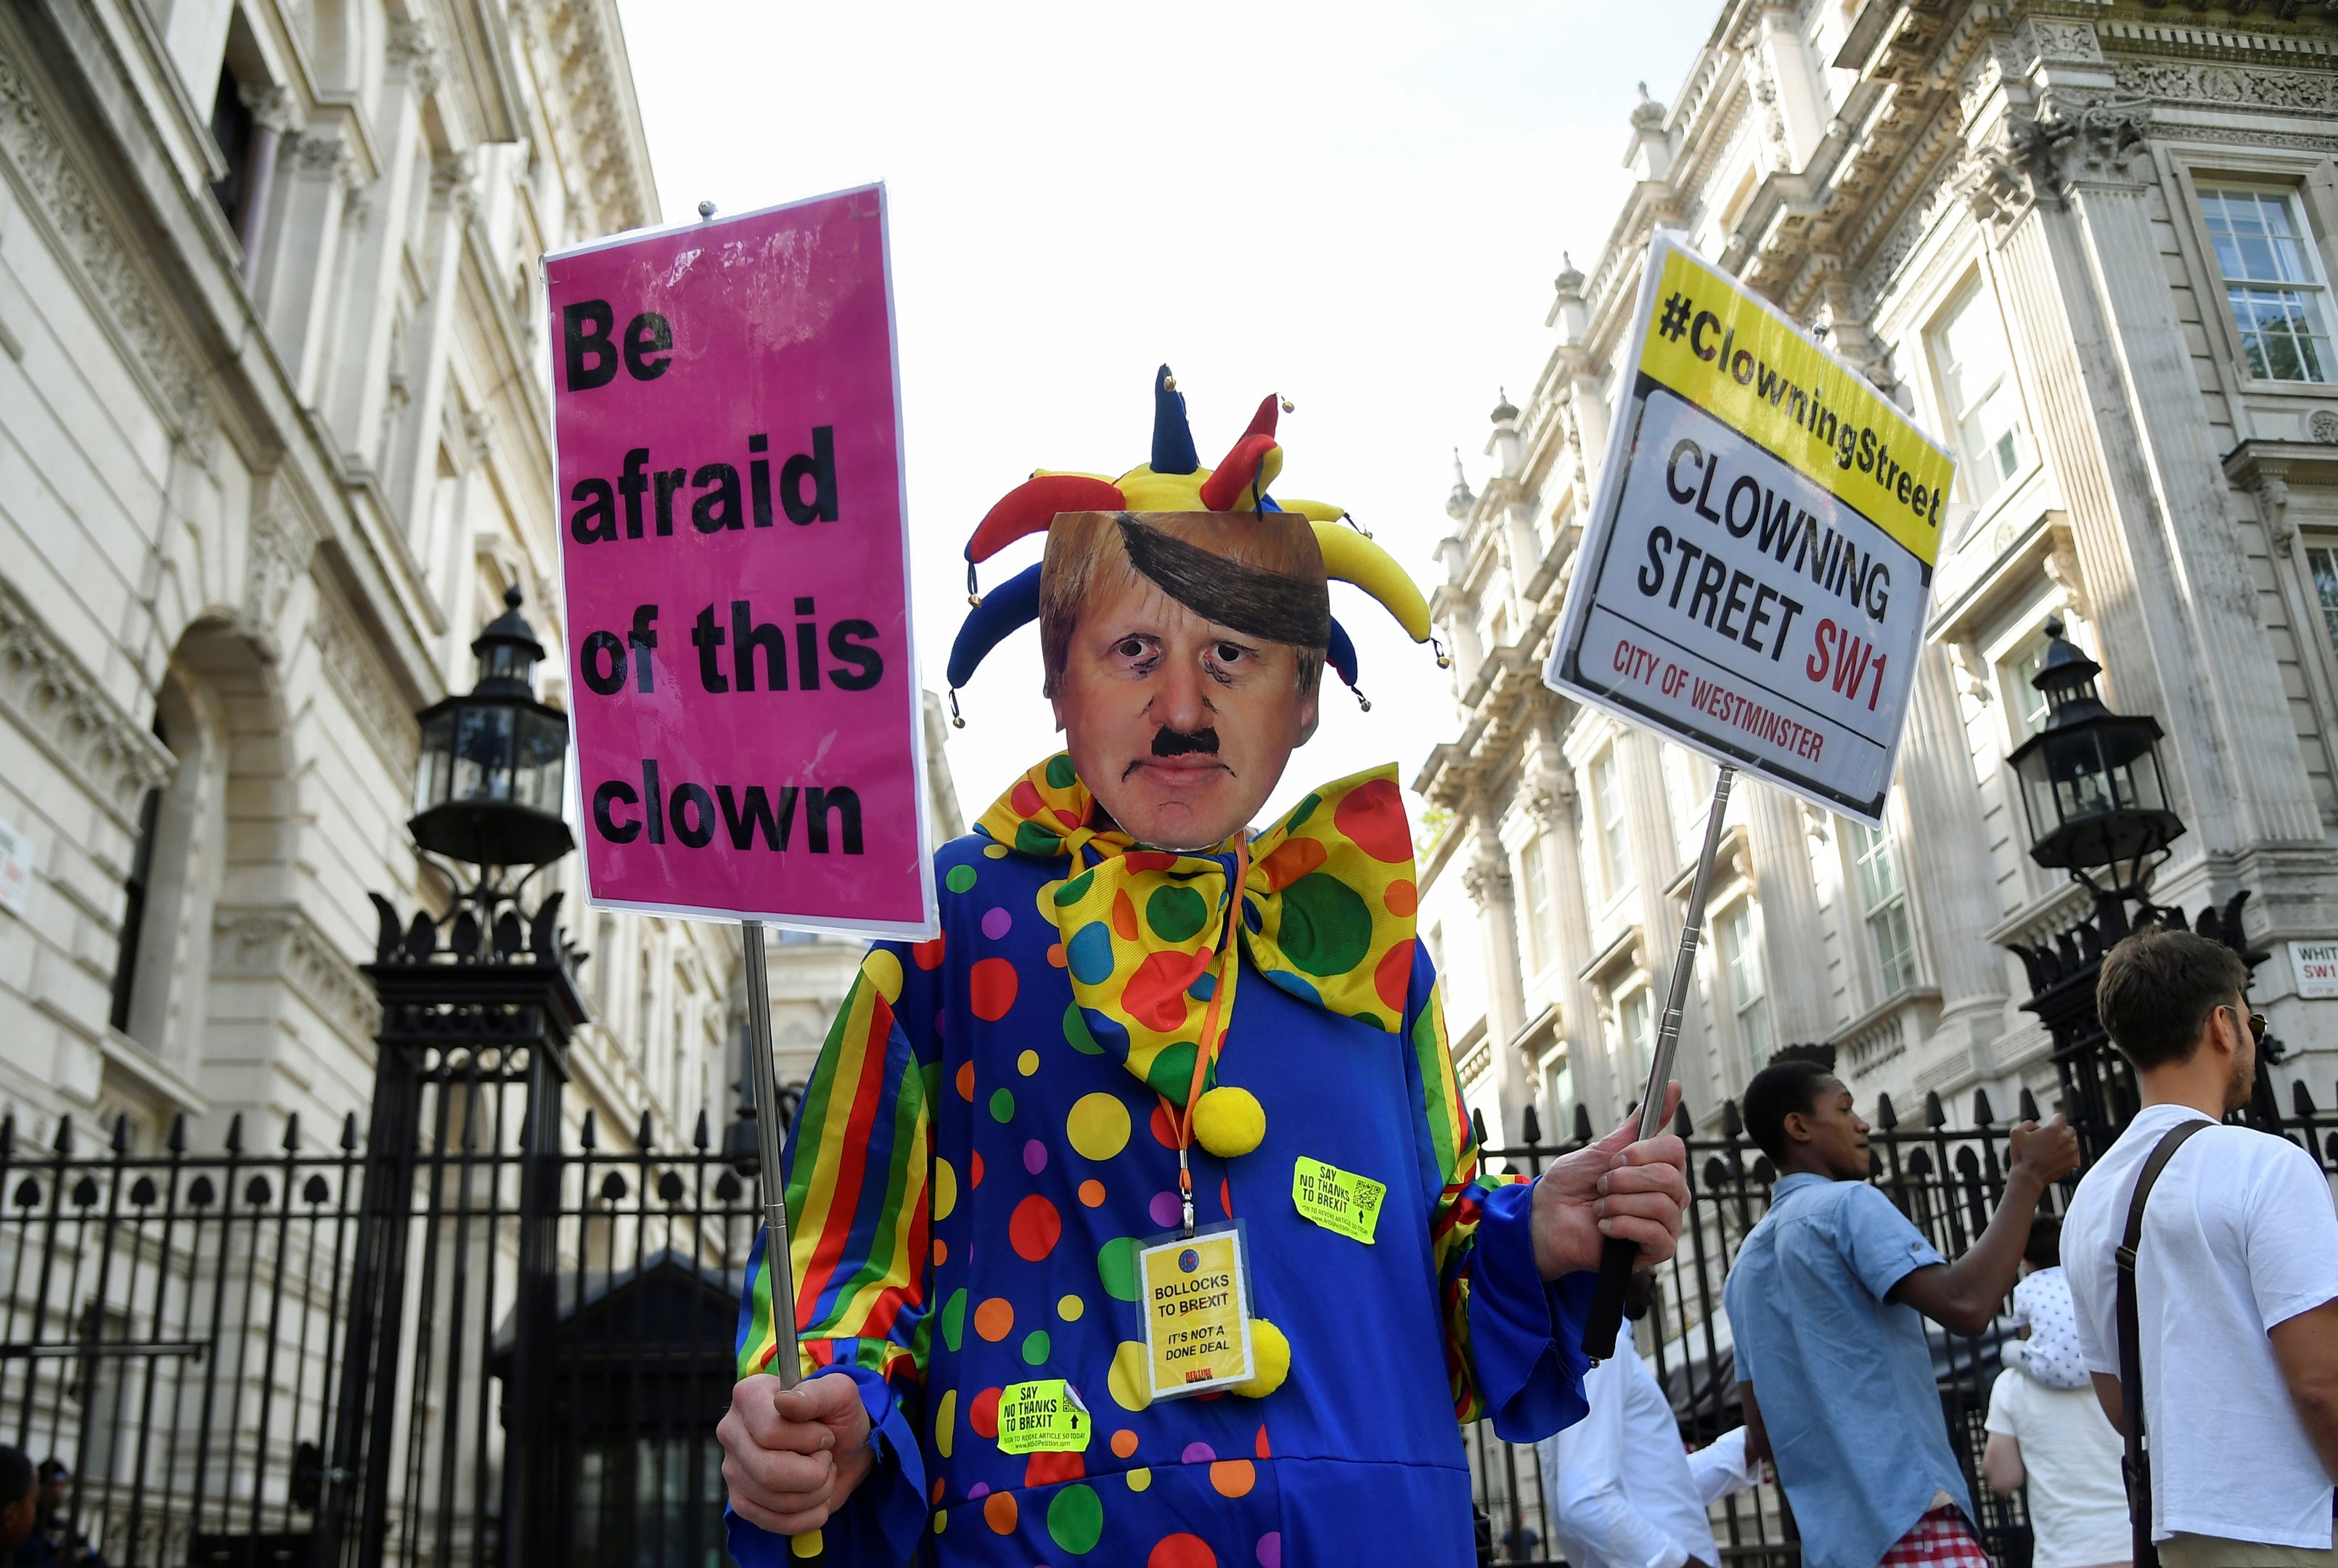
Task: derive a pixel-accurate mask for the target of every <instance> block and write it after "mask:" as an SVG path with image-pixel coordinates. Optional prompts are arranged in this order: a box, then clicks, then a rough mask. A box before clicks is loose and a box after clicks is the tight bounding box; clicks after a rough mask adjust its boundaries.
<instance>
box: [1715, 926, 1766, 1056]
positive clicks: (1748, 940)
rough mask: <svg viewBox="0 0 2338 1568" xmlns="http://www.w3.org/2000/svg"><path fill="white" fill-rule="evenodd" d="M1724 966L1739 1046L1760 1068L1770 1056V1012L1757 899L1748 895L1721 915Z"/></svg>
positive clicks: (1722, 964)
mask: <svg viewBox="0 0 2338 1568" xmlns="http://www.w3.org/2000/svg"><path fill="white" fill-rule="evenodd" d="M1719 935H1720V938H1721V967H1722V970H1723V972H1724V974H1726V975H1727V977H1728V981H1729V1011H1730V1012H1731V1013H1732V1014H1733V1015H1734V1017H1735V1019H1736V1021H1737V1044H1738V1048H1739V1049H1740V1050H1743V1051H1744V1053H1745V1060H1748V1061H1750V1062H1752V1063H1753V1064H1754V1065H1755V1066H1756V1067H1757V1068H1758V1067H1759V1066H1760V1065H1761V1064H1762V1063H1763V1062H1765V1061H1767V1060H1769V1059H1770V1013H1769V1009H1767V1008H1766V1007H1764V1006H1763V1000H1764V994H1765V993H1764V992H1763V988H1762V950H1761V948H1760V946H1759V945H1758V944H1757V943H1756V942H1755V941H1754V936H1753V900H1752V899H1750V898H1749V899H1745V900H1744V901H1742V902H1739V903H1738V904H1737V905H1736V906H1735V907H1734V908H1733V909H1732V910H1730V912H1728V913H1727V914H1724V915H1723V916H1722V917H1721V921H1720V930H1719Z"/></svg>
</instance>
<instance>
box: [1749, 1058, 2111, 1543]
mask: <svg viewBox="0 0 2338 1568" xmlns="http://www.w3.org/2000/svg"><path fill="white" fill-rule="evenodd" d="M1744 1112H1745V1127H1746V1131H1747V1132H1748V1133H1749V1134H1750V1135H1751V1136H1752V1137H1753V1140H1754V1142H1756V1143H1758V1144H1760V1145H1761V1146H1762V1149H1763V1151H1764V1152H1765V1153H1767V1154H1768V1155H1769V1156H1770V1159H1771V1160H1772V1161H1773V1163H1774V1164H1775V1165H1776V1167H1777V1169H1778V1172H1779V1178H1780V1179H1779V1181H1778V1184H1777V1186H1776V1188H1773V1191H1772V1194H1771V1199H1770V1212H1769V1213H1768V1214H1767V1215H1766V1216H1764V1217H1763V1220H1762V1222H1761V1223H1760V1224H1759V1225H1757V1226H1755V1227H1754V1228H1753V1231H1752V1232H1751V1234H1749V1235H1748V1236H1747V1237H1746V1238H1745V1243H1744V1247H1741V1248H1740V1249H1739V1251H1738V1254H1737V1263H1736V1267H1734V1268H1733V1269H1731V1270H1730V1274H1729V1281H1728V1284H1727V1285H1726V1286H1725V1287H1724V1290H1723V1295H1722V1300H1723V1304H1724V1307H1726V1308H1727V1310H1728V1313H1729V1326H1730V1331H1731V1334H1732V1336H1734V1340H1735V1342H1736V1355H1737V1391H1738V1394H1739V1395H1740V1396H1741V1397H1742V1399H1743V1400H1744V1406H1745V1425H1746V1430H1747V1432H1748V1433H1749V1434H1750V1439H1751V1451H1752V1452H1753V1455H1755V1456H1756V1457H1768V1458H1769V1459H1771V1461H1772V1462H1773V1464H1775V1465H1776V1467H1777V1472H1778V1480H1779V1482H1780V1484H1782V1485H1783V1486H1784V1487H1785V1490H1786V1500H1787V1502H1788V1503H1790V1504H1792V1505H1793V1510H1794V1520H1795V1523H1796V1524H1798V1525H1799V1526H1800V1527H1801V1530H1802V1535H1803V1563H1805V1564H1806V1565H1807V1568H1876V1565H1877V1564H1878V1563H1900V1562H1925V1563H1934V1564H1949V1563H1953V1564H1966V1563H1971V1564H1974V1565H1976V1568H1985V1565H1986V1564H1987V1563H1989V1557H1988V1555H1987V1553H1983V1552H1982V1551H1981V1549H1980V1546H1979V1543H1977V1542H1976V1541H1974V1539H1973V1537H1972V1533H1971V1530H1970V1521H1971V1519H1972V1516H1973V1509H1972V1498H1971V1494H1970V1491H1969V1489H1968V1488H1967V1486H1966V1484H1965V1476H1964V1472H1963V1470H1962V1469H1961V1468H1960V1466H1959V1465H1958V1464H1957V1460H1956V1455H1954V1454H1953V1453H1952V1452H1950V1448H1949V1441H1948V1431H1947V1427H1946V1425H1945V1424H1944V1422H1943V1421H1942V1419H1941V1415H1940V1391H1939V1387H1938V1385H1937V1384H1935V1382H1934V1381H1933V1376H1932V1356H1931V1351H1930V1348H1929V1347H1928V1346H1927V1345H1926V1344H1925V1340H1924V1325H1923V1321H1922V1320H1923V1319H1924V1318H1926V1317H1930V1319H1932V1320H1933V1321H1934V1322H1936V1323H1938V1324H1940V1325H1941V1326H1943V1327H1945V1328H1947V1329H1949V1330H1950V1332H1952V1333H1956V1334H1968V1335H1971V1334H1979V1333H1980V1332H1981V1331H1983V1330H1984V1329H1986V1328H1987V1327H1988V1326H1989V1323H1990V1321H1991V1320H1992V1319H1993V1318H1995V1317H1996V1316H1997V1312H1998V1307H1999V1304H2000V1303H2002V1301H2003V1300H2004V1298H2005V1293H2006V1292H2007V1291H2008V1290H2009V1289H2010V1288H2011V1287H2012V1285H2013V1281H2014V1276H2015V1273H2016V1270H2017V1269H2018V1268H2019V1265H2020V1261H2021V1249H2022V1247H2023V1245H2024V1244H2025V1243H2026V1242H2027V1241H2028V1240H2029V1222H2030V1219H2031V1218H2032V1216H2034V1215H2035V1214H2036V1212H2037V1208H2038V1198H2040V1197H2042V1196H2043V1195H2044V1193H2045V1190H2046V1188H2047V1187H2048V1185H2049V1184H2050V1183H2052V1182H2053V1181H2055V1180H2057V1179H2058V1178H2060V1177H2062V1176H2064V1175H2066V1174H2068V1172H2069V1171H2071V1170H2072V1169H2076V1168H2077V1166H2078V1139H2077V1137H2076V1136H2075V1135H2074V1134H2072V1133H2071V1132H2070V1130H2069V1129H2068V1128H2067V1127H2065V1126H2064V1125H2063V1122H2062V1119H2061V1118H2060V1117H2058V1116H2057V1117H2056V1118H2054V1119H2052V1120H2051V1121H2049V1122H2048V1123H2047V1124H2046V1125H2045V1126H2043V1127H2039V1126H2038V1125H2037V1124H2035V1123H2033V1122H2024V1123H2022V1124H2021V1125H2020V1126H2019V1127H2017V1128H2015V1129H2013V1136H2012V1149H2011V1156H2010V1160H2011V1169H2009V1170H2008V1172H2007V1173H2006V1180H2005V1197H2004V1199H2003V1201H2002V1202H2000V1203H1999V1206H1998V1210H1997V1215H1996V1217H1995V1218H1992V1219H1991V1220H1990V1221H1989V1228H1988V1229H1987V1230H1985V1231H1983V1232H1982V1233H1981V1235H1980V1237H1979V1239H1978V1240H1976V1241H1975V1242H1974V1243H1973V1245H1972V1247H1971V1248H1970V1250H1969V1251H1967V1252H1966V1254H1965V1255H1964V1257H1961V1258H1960V1259H1958V1260H1957V1262H1956V1263H1954V1264H1950V1263H1949V1262H1948V1261H1947V1260H1946V1259H1945V1258H1943V1257H1941V1256H1940V1253H1939V1252H1938V1251H1937V1250H1935V1249H1934V1247H1932V1244H1931V1243H1930V1241H1928V1240H1926V1239H1925V1238H1924V1234H1923V1233H1922V1232H1921V1231H1920V1230H1918V1229H1917V1228H1915V1227H1914V1226H1913V1225H1911V1224H1910V1223H1909V1222H1908V1220H1907V1218H1906V1217H1905V1216H1903V1215H1902V1214H1901V1212H1900V1211H1899V1210H1898V1209H1897V1208H1893V1207H1892V1206H1891V1199H1890V1198H1886V1197H1884V1195H1883V1194H1882V1192H1881V1190H1880V1189H1878V1188H1873V1187H1871V1186H1869V1185H1868V1184H1867V1176H1868V1170H1869V1168H1870V1159H1869V1155H1868V1150H1867V1132H1868V1127H1867V1123H1866V1122H1864V1121H1862V1120H1861V1119H1860V1118H1859V1116H1858V1114H1857V1112H1856V1111H1854V1110H1853V1109H1852V1098H1851V1090H1848V1089H1846V1088H1845V1087H1844V1086H1843V1084H1842V1080H1839V1079H1837V1078H1836V1077H1835V1076H1834V1074H1833V1073H1832V1072H1831V1071H1829V1070H1827V1069H1826V1068H1825V1067H1822V1066H1821V1065H1819V1064H1818V1063H1816V1062H1813V1061H1810V1060H1785V1061H1780V1062H1773V1064H1772V1065H1771V1066H1769V1067H1767V1068H1765V1069H1763V1070H1762V1071H1761V1072H1760V1073H1758V1074H1756V1075H1755V1076H1754V1079H1753V1082H1752V1083H1750V1084H1748V1085H1747V1086H1746V1090H1745V1101H1744Z"/></svg>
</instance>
